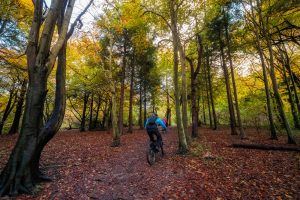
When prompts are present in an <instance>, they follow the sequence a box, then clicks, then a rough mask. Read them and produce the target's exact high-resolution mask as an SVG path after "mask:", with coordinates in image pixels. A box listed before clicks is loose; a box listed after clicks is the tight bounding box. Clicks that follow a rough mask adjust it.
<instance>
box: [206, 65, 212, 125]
mask: <svg viewBox="0 0 300 200" xmlns="http://www.w3.org/2000/svg"><path fill="white" fill-rule="evenodd" d="M204 66H205V65H204ZM204 81H205V91H206V99H207V107H208V117H209V118H208V119H209V127H210V128H212V118H211V108H210V98H209V88H208V83H207V82H208V75H207V66H205V68H204Z"/></svg>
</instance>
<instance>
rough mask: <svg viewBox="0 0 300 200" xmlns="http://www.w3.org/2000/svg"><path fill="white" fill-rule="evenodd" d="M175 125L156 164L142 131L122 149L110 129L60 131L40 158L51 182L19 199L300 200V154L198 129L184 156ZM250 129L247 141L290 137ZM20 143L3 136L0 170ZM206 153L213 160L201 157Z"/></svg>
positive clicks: (130, 137)
mask: <svg viewBox="0 0 300 200" xmlns="http://www.w3.org/2000/svg"><path fill="white" fill-rule="evenodd" d="M175 130H176V129H174V128H173V129H171V130H170V131H169V132H168V133H167V134H163V140H164V143H165V151H166V156H165V157H164V158H162V159H159V160H158V162H156V163H155V164H154V165H153V166H149V165H148V163H147V161H146V153H145V152H146V149H147V147H148V136H147V135H146V133H145V131H144V130H135V131H134V133H133V134H125V135H123V136H122V140H121V142H122V146H121V147H117V148H113V147H110V145H111V141H112V140H111V134H109V133H108V132H106V131H101V132H100V131H95V132H84V133H80V132H78V131H77V130H71V131H61V132H59V133H58V134H57V136H56V137H55V138H54V139H53V140H52V141H51V142H50V143H49V144H48V145H47V146H46V148H45V151H44V152H43V156H42V162H41V164H42V169H43V170H44V171H45V173H46V174H48V175H49V176H50V177H52V178H53V179H54V180H53V182H49V183H43V184H42V185H41V186H40V187H39V191H38V192H37V193H36V195H34V196H28V195H22V196H20V197H18V198H17V199H101V200H102V199H104V200H106V199H109V200H110V199H126V200H127V199H142V200H144V199H155V200H156V199H217V200H220V199H300V153H299V152H298V153H297V152H287V151H265V150H254V149H237V148H231V147H229V145H230V144H232V143H233V142H240V140H239V139H238V137H236V136H231V135H230V133H229V130H228V129H220V130H218V131H212V130H210V129H206V128H200V129H199V131H200V134H201V137H200V138H199V139H198V140H197V141H196V142H193V145H192V148H191V149H192V150H191V152H192V153H190V154H189V155H187V156H180V155H177V154H176V150H177V144H178V143H177V134H176V131H175ZM246 133H247V134H248V136H249V140H246V141H243V142H246V143H268V144H270V143H272V144H276V145H277V144H278V145H283V144H284V145H286V140H287V139H286V136H281V137H280V138H279V140H278V141H271V140H268V136H267V135H266V134H263V133H257V132H256V131H255V130H254V129H249V130H246ZM15 141H16V136H2V137H0V170H2V169H3V167H4V164H5V163H6V162H7V159H8V155H9V153H10V151H11V149H12V147H13V145H14V143H15ZM208 153H209V154H211V155H212V156H213V159H205V158H204V157H205V155H208Z"/></svg>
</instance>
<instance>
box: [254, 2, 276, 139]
mask: <svg viewBox="0 0 300 200" xmlns="http://www.w3.org/2000/svg"><path fill="white" fill-rule="evenodd" d="M251 13H252V16H254V8H253V6H252V2H251ZM253 25H254V32H255V39H256V47H257V50H258V54H259V57H260V61H261V65H262V70H263V77H264V85H265V93H266V98H267V111H268V119H269V126H270V132H271V139H277V133H276V128H275V124H274V120H273V112H272V106H271V93H270V89H269V81H268V75H267V66H266V63H265V60H264V56H263V49H262V47H261V43H260V38H259V30H258V25H257V22H256V21H254V22H253Z"/></svg>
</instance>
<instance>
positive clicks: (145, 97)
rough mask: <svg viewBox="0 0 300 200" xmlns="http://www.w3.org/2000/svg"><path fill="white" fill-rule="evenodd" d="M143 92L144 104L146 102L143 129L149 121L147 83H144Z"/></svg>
mask: <svg viewBox="0 0 300 200" xmlns="http://www.w3.org/2000/svg"><path fill="white" fill-rule="evenodd" d="M143 85H144V87H143V89H144V90H143V92H144V98H143V102H144V123H143V127H144V126H145V124H146V121H147V92H146V83H145V81H144V82H143Z"/></svg>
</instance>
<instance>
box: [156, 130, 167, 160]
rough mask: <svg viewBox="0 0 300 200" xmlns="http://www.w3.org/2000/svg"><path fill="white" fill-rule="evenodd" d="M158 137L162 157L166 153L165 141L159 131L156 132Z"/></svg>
mask: <svg viewBox="0 0 300 200" xmlns="http://www.w3.org/2000/svg"><path fill="white" fill-rule="evenodd" d="M156 137H157V144H158V145H159V146H158V147H160V149H161V153H162V156H164V154H165V152H164V148H163V141H162V137H161V134H160V131H159V130H157V131H156Z"/></svg>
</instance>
